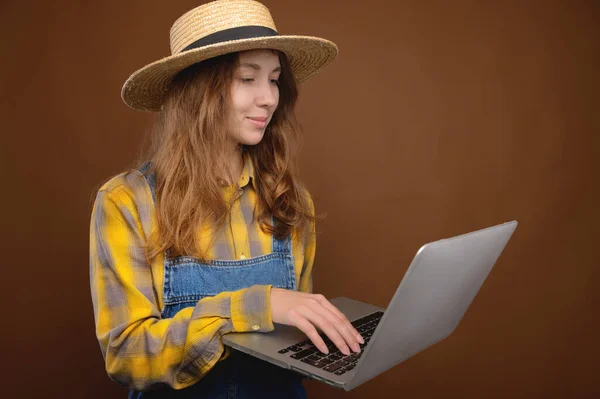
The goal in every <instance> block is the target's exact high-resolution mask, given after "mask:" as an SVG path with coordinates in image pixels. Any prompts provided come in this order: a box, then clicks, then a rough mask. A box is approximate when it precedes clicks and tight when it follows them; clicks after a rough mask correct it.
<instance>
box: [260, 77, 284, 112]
mask: <svg viewBox="0 0 600 399" xmlns="http://www.w3.org/2000/svg"><path fill="white" fill-rule="evenodd" d="M278 101H279V90H278V88H277V86H276V85H274V84H272V83H271V82H270V81H269V82H268V83H265V84H261V85H260V89H259V92H258V93H257V102H258V104H259V105H261V106H274V105H277V102H278Z"/></svg>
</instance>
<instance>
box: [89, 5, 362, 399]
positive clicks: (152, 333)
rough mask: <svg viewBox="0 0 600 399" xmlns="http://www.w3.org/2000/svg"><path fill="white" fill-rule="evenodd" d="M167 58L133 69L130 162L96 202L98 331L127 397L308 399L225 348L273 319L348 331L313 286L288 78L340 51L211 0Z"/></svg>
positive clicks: (348, 345)
mask: <svg viewBox="0 0 600 399" xmlns="http://www.w3.org/2000/svg"><path fill="white" fill-rule="evenodd" d="M171 50H172V55H171V56H169V57H166V58H163V59H162V60H159V61H157V62H154V63H152V64H150V65H147V66H146V67H144V68H142V69H140V70H138V71H137V72H135V73H134V74H133V75H131V77H130V78H129V79H128V80H127V82H126V83H125V85H124V87H123V91H122V96H123V100H124V101H125V103H127V104H128V105H129V106H131V107H132V108H135V109H140V110H146V111H156V112H158V114H157V119H156V122H155V126H154V139H155V140H154V143H153V147H152V148H151V150H150V152H149V153H148V154H147V156H146V158H145V161H146V162H144V163H143V164H141V166H140V167H139V168H137V169H134V170H130V171H127V172H124V173H122V174H119V175H118V176H115V177H113V178H111V179H110V180H109V181H108V182H107V183H105V184H104V185H103V186H102V187H101V188H100V190H99V191H98V193H97V197H96V202H95V204H94V209H93V212H92V220H91V233H90V234H91V237H90V278H91V293H92V299H93V304H94V315H95V322H96V335H97V337H98V340H99V342H100V346H101V349H102V354H103V356H104V358H105V361H106V370H107V372H108V374H109V375H110V377H111V378H112V379H114V380H115V381H117V382H119V383H122V384H125V385H127V386H128V387H130V389H131V391H130V397H137V398H141V397H144V398H146V397H189V398H204V397H207V398H208V397H211V398H212V397H218V398H221V397H223V398H224V397H244V398H245V397H261V398H264V397H304V396H305V391H304V388H303V387H302V384H301V381H300V377H299V376H298V375H296V374H293V373H290V372H287V371H285V370H283V369H280V368H278V367H275V366H272V365H269V364H268V363H266V362H262V361H259V360H256V359H254V358H251V357H249V356H246V355H243V354H241V353H239V352H235V351H232V350H229V349H227V348H225V347H224V346H223V344H222V340H221V337H222V335H223V334H227V333H240V332H264V333H268V332H269V331H272V330H273V328H274V327H273V323H274V322H275V323H282V324H288V325H293V326H296V327H297V328H299V329H300V330H302V331H303V332H304V333H306V335H307V336H308V338H309V339H310V340H311V341H312V342H313V343H314V344H315V346H317V347H318V348H319V349H320V350H322V351H323V352H328V349H327V346H326V345H325V343H324V341H323V339H322V338H321V337H320V336H319V334H318V330H317V329H320V330H322V331H323V332H324V333H325V334H326V335H327V336H328V337H329V338H330V339H331V341H332V342H333V343H335V345H336V346H337V347H338V348H339V349H340V350H341V351H342V352H343V353H346V354H350V352H351V351H355V352H358V351H360V347H359V343H363V340H362V338H361V337H360V335H359V333H358V332H357V331H356V330H355V329H354V328H353V327H352V325H351V324H350V322H349V321H348V320H347V319H346V317H345V316H344V315H343V314H342V313H341V312H340V311H339V310H338V309H336V308H335V307H334V306H333V305H332V304H331V303H329V302H328V301H327V299H325V298H324V297H323V296H322V295H319V294H313V293H312V288H311V285H312V284H311V272H312V266H313V260H314V256H315V215H314V209H313V204H312V201H311V198H310V195H309V194H308V192H307V191H306V190H305V189H304V188H303V186H302V184H301V183H300V181H299V180H298V177H297V175H296V172H295V159H296V155H297V150H298V143H299V127H298V124H297V122H296V120H295V118H294V106H295V103H296V99H297V95H298V93H297V86H296V84H297V82H300V81H303V80H306V79H307V78H308V77H310V76H312V75H314V74H315V73H317V72H319V71H320V70H321V69H322V68H323V67H324V66H325V65H327V64H328V63H330V62H331V61H332V60H333V59H334V58H335V55H336V54H337V47H336V46H335V44H333V43H331V42H329V41H327V40H324V39H319V38H314V37H302V36H283V35H278V34H277V31H276V29H275V25H274V23H273V20H272V18H271V16H270V14H269V11H268V10H267V9H266V7H264V6H263V5H262V4H260V3H258V2H255V1H249V0H239V1H238V0H234V1H224V0H223V1H215V2H212V3H208V4H205V5H203V6H200V7H197V8H195V9H193V10H191V11H189V12H187V13H186V14H184V15H183V16H182V17H180V18H179V19H178V20H177V21H176V22H175V24H174V25H173V27H172V28H171Z"/></svg>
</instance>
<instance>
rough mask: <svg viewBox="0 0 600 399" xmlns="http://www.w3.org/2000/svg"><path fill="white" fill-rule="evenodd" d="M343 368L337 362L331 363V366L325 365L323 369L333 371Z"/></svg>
mask: <svg viewBox="0 0 600 399" xmlns="http://www.w3.org/2000/svg"><path fill="white" fill-rule="evenodd" d="M341 368H342V366H338V365H337V364H330V365H329V366H327V367H324V368H323V370H325V371H329V372H330V373H333V372H334V371H337V370H339V369H341Z"/></svg>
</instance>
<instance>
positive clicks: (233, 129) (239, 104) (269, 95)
mask: <svg viewBox="0 0 600 399" xmlns="http://www.w3.org/2000/svg"><path fill="white" fill-rule="evenodd" d="M239 57H240V58H239V66H238V67H237V69H236V70H235V71H234V75H233V82H232V84H231V88H230V90H231V110H230V111H231V112H230V113H229V129H228V132H229V134H230V137H231V139H232V141H234V142H235V143H236V144H245V145H255V144H258V143H259V142H260V141H261V140H262V138H263V135H264V133H265V128H266V127H267V125H268V124H269V122H270V121H271V118H272V117H273V113H274V112H275V109H276V108H277V105H278V104H279V87H278V80H279V75H280V72H281V65H280V64H279V57H278V56H277V55H276V54H275V53H274V52H272V51H270V50H251V51H244V52H241V53H240V55H239Z"/></svg>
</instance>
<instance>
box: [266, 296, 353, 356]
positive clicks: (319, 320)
mask: <svg viewBox="0 0 600 399" xmlns="http://www.w3.org/2000/svg"><path fill="white" fill-rule="evenodd" d="M271 313H272V317H273V322H275V323H280V324H287V325H290V326H295V327H297V328H299V329H300V330H301V331H302V332H304V333H305V334H306V336H307V337H308V338H309V339H310V340H311V341H312V342H313V344H314V345H315V346H316V347H317V348H319V350H321V352H323V353H329V350H328V349H327V345H325V342H324V341H323V339H322V338H321V336H320V335H319V332H318V331H317V329H316V328H315V327H318V328H319V329H321V331H323V332H324V333H325V334H326V335H327V336H328V337H329V339H330V340H331V342H333V343H334V344H335V346H337V347H338V348H339V350H340V351H341V352H342V353H343V354H345V355H349V354H350V350H349V347H350V348H352V350H354V351H355V352H357V353H358V352H360V346H359V343H361V344H362V343H364V340H363V339H362V337H361V336H360V334H359V333H358V331H356V329H355V328H354V327H353V326H352V324H350V321H348V319H347V318H346V316H344V314H343V313H342V312H340V311H339V309H337V308H336V307H335V306H333V305H332V304H331V303H330V302H329V301H328V300H327V299H326V298H325V297H324V296H323V295H321V294H307V293H304V292H298V291H291V290H285V289H281V288H272V289H271Z"/></svg>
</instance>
